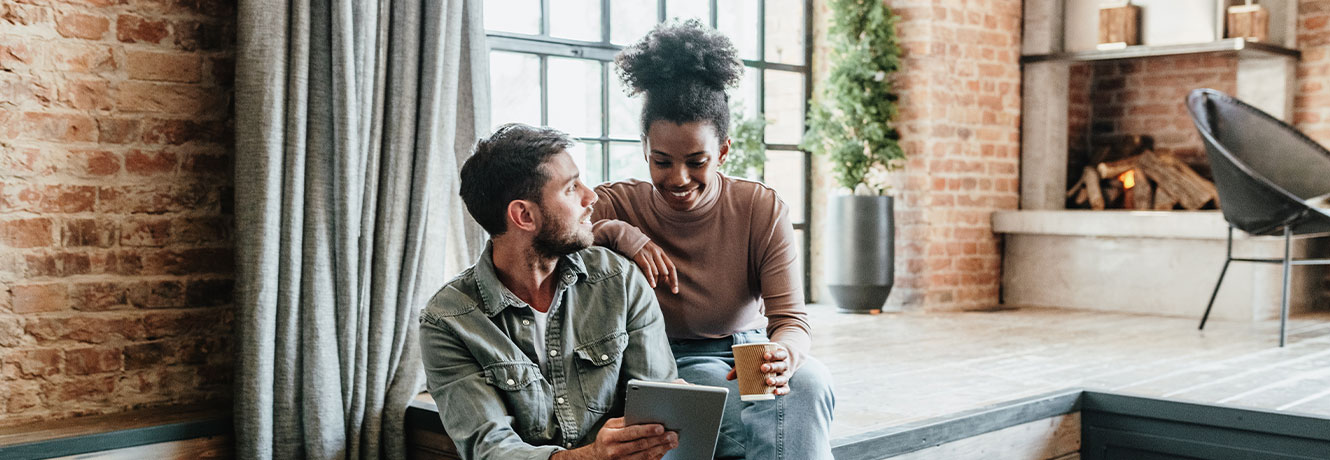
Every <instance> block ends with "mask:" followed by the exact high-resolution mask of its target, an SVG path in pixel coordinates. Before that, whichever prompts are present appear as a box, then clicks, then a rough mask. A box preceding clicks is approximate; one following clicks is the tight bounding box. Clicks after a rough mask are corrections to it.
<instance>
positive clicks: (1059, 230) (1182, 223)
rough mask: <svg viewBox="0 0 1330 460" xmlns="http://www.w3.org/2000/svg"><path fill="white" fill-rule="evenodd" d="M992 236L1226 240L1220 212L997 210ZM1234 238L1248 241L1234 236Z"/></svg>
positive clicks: (1225, 228)
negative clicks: (1000, 234) (1014, 234)
mask: <svg viewBox="0 0 1330 460" xmlns="http://www.w3.org/2000/svg"><path fill="white" fill-rule="evenodd" d="M993 231H994V232H995V233H1021V234H1030V235H1068V236H1107V237H1132V238H1182V239H1206V240H1211V239H1218V240H1222V239H1225V238H1227V237H1228V223H1226V222H1224V216H1223V215H1222V214H1220V212H1219V211H1125V210H1122V211H1090V210H1059V211H997V212H994V213H993ZM1233 238H1234V239H1239V238H1248V236H1247V234H1246V233H1243V232H1241V231H1237V232H1234V233H1233Z"/></svg>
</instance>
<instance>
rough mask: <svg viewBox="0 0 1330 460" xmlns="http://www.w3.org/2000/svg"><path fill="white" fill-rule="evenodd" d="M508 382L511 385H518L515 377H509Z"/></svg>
mask: <svg viewBox="0 0 1330 460" xmlns="http://www.w3.org/2000/svg"><path fill="white" fill-rule="evenodd" d="M508 384H509V385H516V384H517V381H516V380H513V379H508Z"/></svg>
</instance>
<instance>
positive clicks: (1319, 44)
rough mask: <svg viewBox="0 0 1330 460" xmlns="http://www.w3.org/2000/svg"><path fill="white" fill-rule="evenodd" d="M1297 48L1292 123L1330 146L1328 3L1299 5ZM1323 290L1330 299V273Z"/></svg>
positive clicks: (1318, 1)
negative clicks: (1296, 76)
mask: <svg viewBox="0 0 1330 460" xmlns="http://www.w3.org/2000/svg"><path fill="white" fill-rule="evenodd" d="M1298 48H1299V49H1301V50H1302V60H1301V61H1300V62H1298V83H1297V86H1296V90H1295V91H1296V92H1295V93H1294V97H1293V123H1294V124H1295V125H1297V127H1298V129H1300V130H1302V132H1304V133H1306V134H1307V136H1309V137H1311V138H1312V139H1315V140H1316V141H1317V142H1320V143H1321V145H1330V0H1300V1H1299V2H1298ZM1324 250H1330V248H1322V252H1320V253H1319V254H1320V256H1322V257H1324V256H1326V253H1325V252H1324ZM1328 272H1330V271H1328ZM1322 287H1323V289H1324V290H1325V292H1326V296H1327V297H1330V273H1328V274H1327V277H1326V279H1325V280H1324V282H1323V283H1322Z"/></svg>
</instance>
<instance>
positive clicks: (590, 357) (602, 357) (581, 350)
mask: <svg viewBox="0 0 1330 460" xmlns="http://www.w3.org/2000/svg"><path fill="white" fill-rule="evenodd" d="M626 347H628V333H627V332H619V333H615V334H613V335H610V336H609V337H605V338H603V339H599V340H596V341H594V342H591V343H588V344H585V345H579V346H578V347H577V348H576V349H575V350H574V351H575V352H576V353H577V357H578V358H582V359H584V360H587V361H590V362H591V364H595V365H597V366H604V365H606V364H609V363H613V362H616V361H618V360H619V358H620V357H622V356H623V349H624V348H626Z"/></svg>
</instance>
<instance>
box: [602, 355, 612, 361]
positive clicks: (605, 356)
mask: <svg viewBox="0 0 1330 460" xmlns="http://www.w3.org/2000/svg"><path fill="white" fill-rule="evenodd" d="M607 359H610V355H600V360H601V361H604V360H607Z"/></svg>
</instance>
